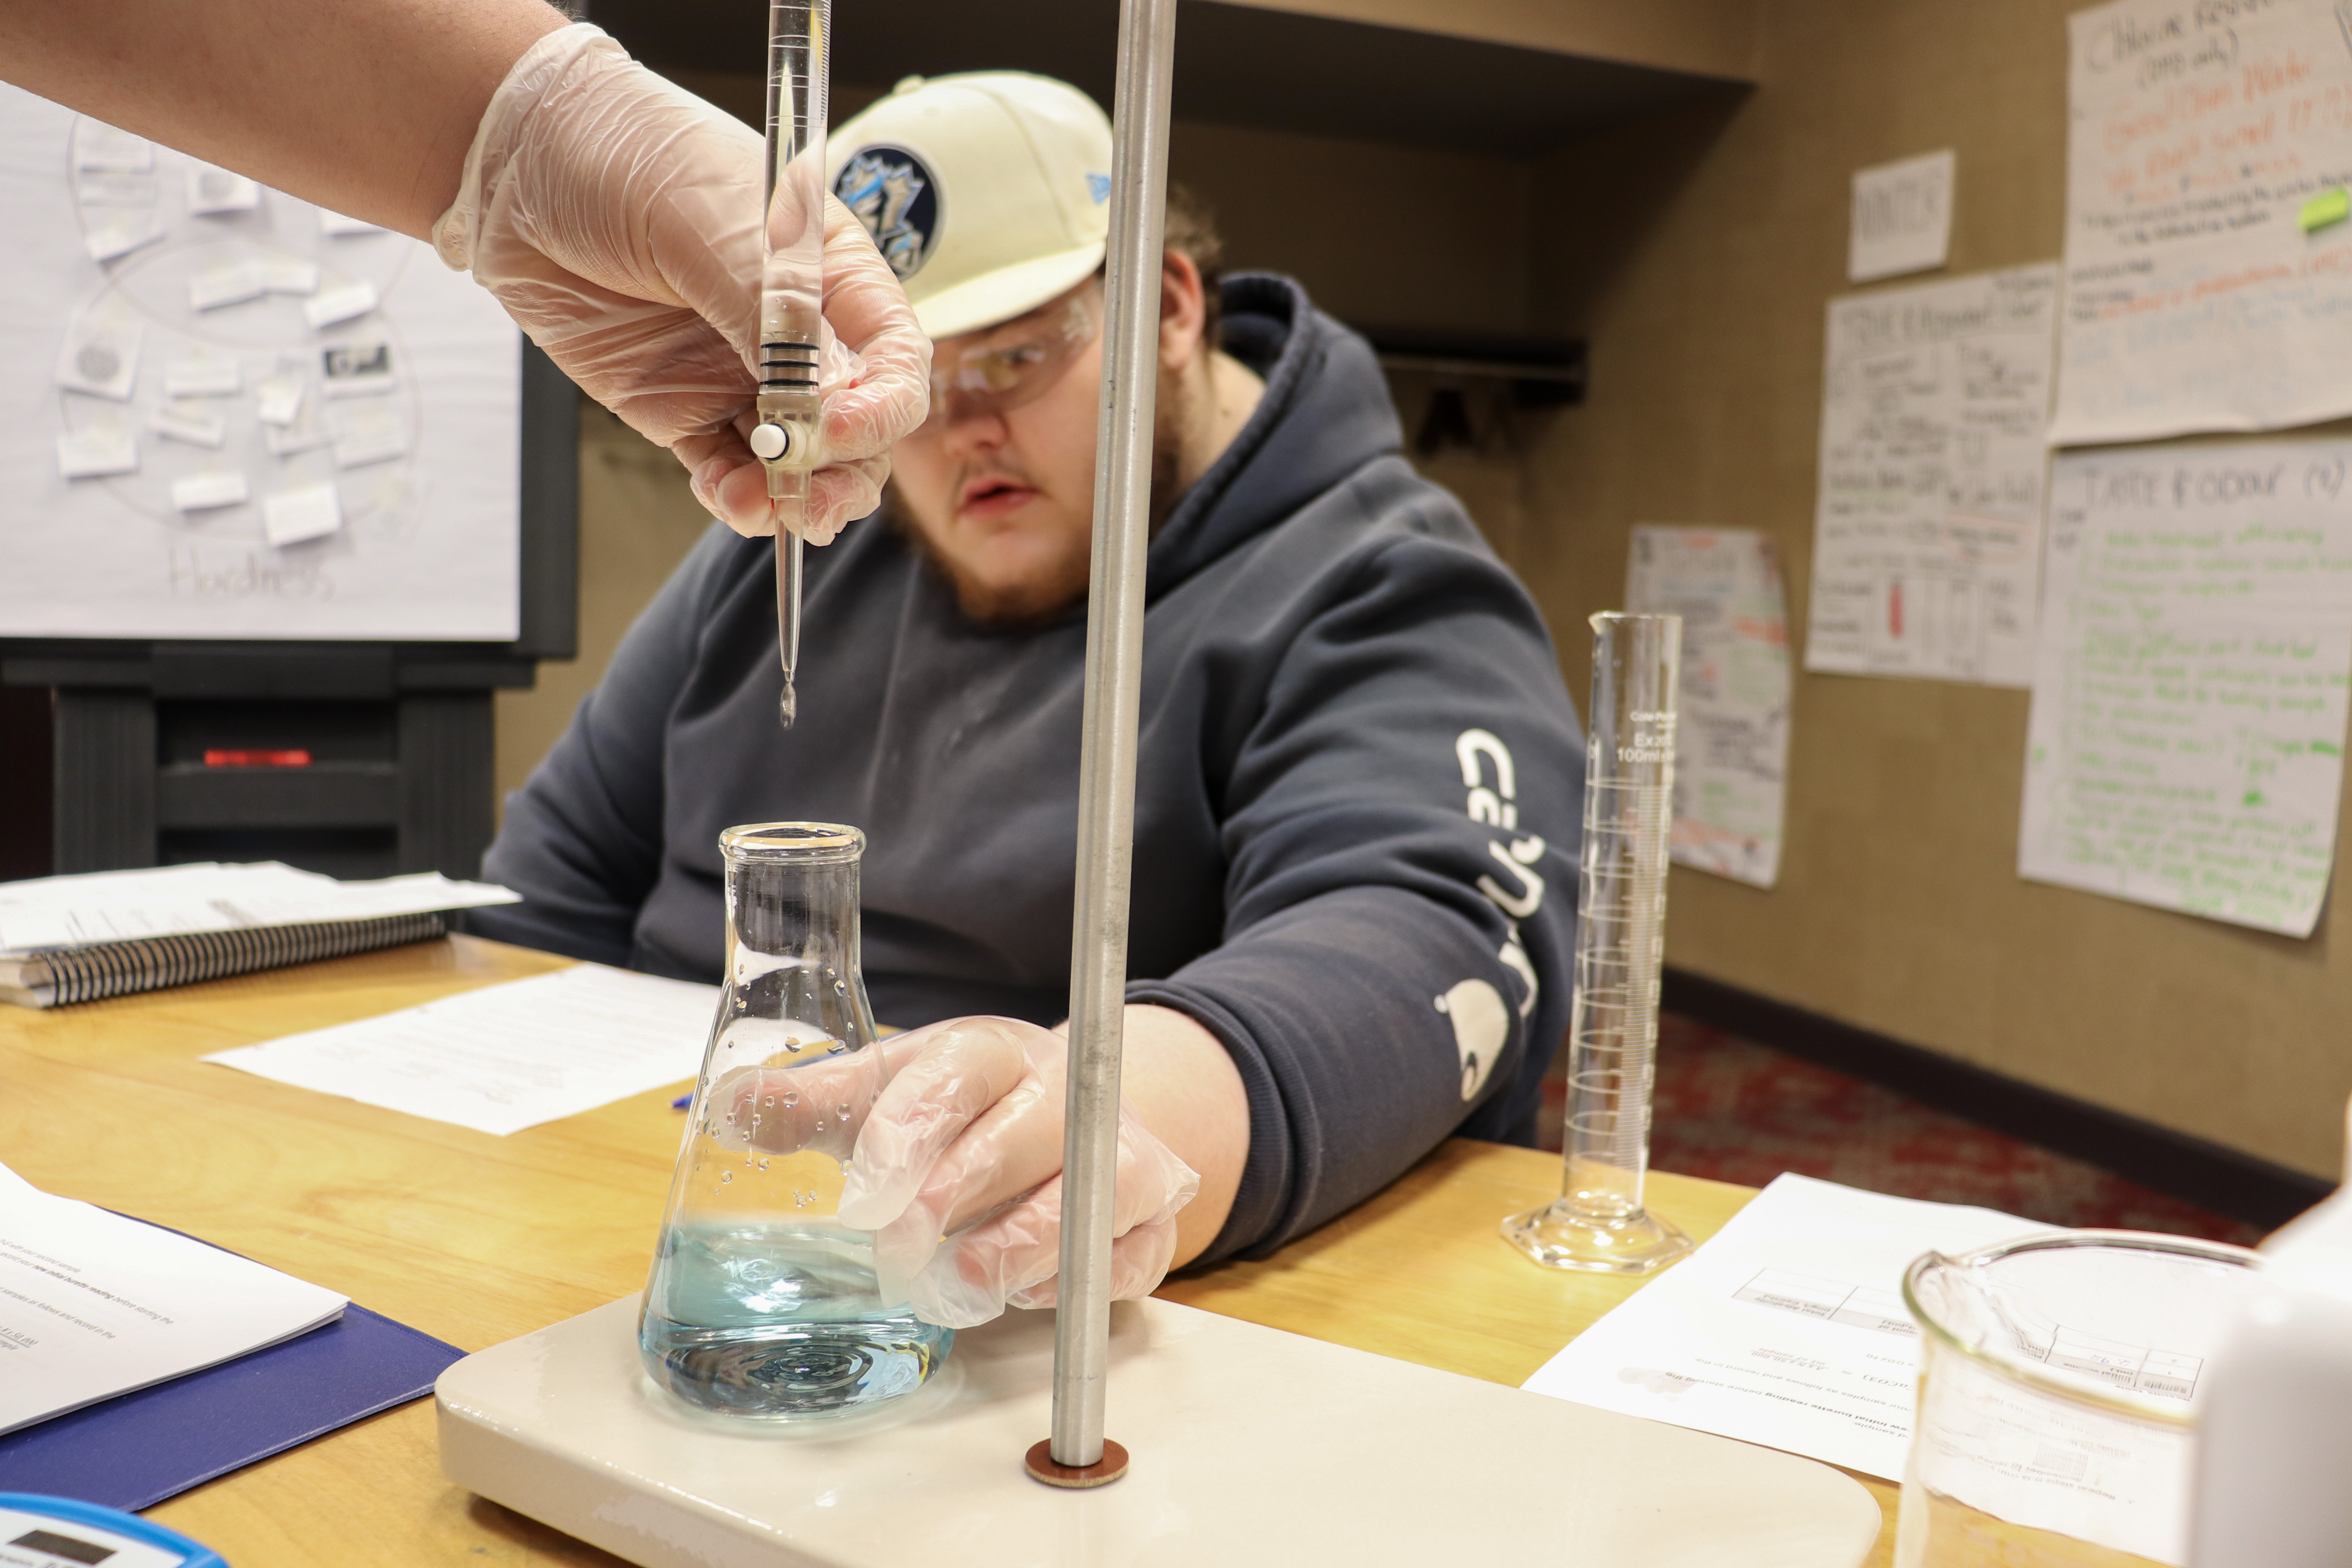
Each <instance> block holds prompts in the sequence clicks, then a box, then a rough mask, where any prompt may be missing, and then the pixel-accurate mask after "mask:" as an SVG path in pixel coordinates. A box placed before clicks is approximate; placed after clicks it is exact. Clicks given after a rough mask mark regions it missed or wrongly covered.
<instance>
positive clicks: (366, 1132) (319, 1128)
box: [0, 937, 1896, 1568]
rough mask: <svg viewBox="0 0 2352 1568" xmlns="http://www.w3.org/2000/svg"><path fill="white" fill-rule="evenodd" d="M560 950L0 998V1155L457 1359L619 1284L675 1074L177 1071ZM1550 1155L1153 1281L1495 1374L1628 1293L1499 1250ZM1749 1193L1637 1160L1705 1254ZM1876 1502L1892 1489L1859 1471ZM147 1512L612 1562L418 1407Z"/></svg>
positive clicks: (1524, 1156)
mask: <svg viewBox="0 0 2352 1568" xmlns="http://www.w3.org/2000/svg"><path fill="white" fill-rule="evenodd" d="M565 963H567V961H566V960H563V959H559V958H553V957H550V956H549V955H547V954H544V953H538V952H527V951H525V950H523V949H520V948H514V947H507V946H503V945H501V944H499V943H497V942H481V941H477V940H474V939H471V938H466V937H457V938H452V939H450V940H448V941H446V942H428V943H424V944H421V945H418V946H415V947H407V948H399V949H394V950H392V951H389V952H378V953H371V954H366V955H363V956H362V957H358V958H348V959H339V960H336V961H333V962H331V963H317V964H310V965H306V966H304V967H301V968H297V969H285V970H278V971H275V972H272V973H266V974H256V975H247V976H244V977H241V978H238V979H234V980H223V981H216V982H214V983H213V984H206V985H195V986H188V987H184V988H182V989H179V990H173V991H163V992H156V993H152V994H146V995H141V996H125V997H118V998H115V999H113V1000H111V1001H106V1002H97V1003H90V1004H87V1005H81V1006H77V1007H67V1008H61V1009H59V1010H58V1011H56V1012H53V1013H34V1012H26V1011H19V1010H18V1009H16V1008H13V1007H7V1006H5V1005H0V1163H5V1164H7V1165H8V1166H10V1167H12V1168H13V1169H15V1170H16V1172H17V1173H19V1174H20V1175H22V1176H24V1177H25V1178H26V1180H28V1181H30V1182H32V1183H33V1184H36V1185H37V1186H39V1187H42V1188H44V1189H46V1190H47V1191H49V1192H53V1193H58V1194H62V1195H64V1196H68V1197H75V1198H82V1199H86V1200H88V1201H89V1202H91V1203H95V1204H100V1205H104V1206H106V1207H108V1208H111V1209H117V1210H120V1211H121V1212H122V1213H125V1214H131V1215H138V1216H139V1217H141V1218H142V1219H149V1220H153V1221H155V1222H156V1223H158V1224H161V1225H167V1226H173V1228H174V1229H178V1230H184V1231H186V1232H188V1233H190V1234H191V1235H194V1236H199V1237H204V1238H205V1240H207V1241H211V1242H215V1243H217V1244H219V1245H220V1246H223V1247H230V1248H232V1249H234V1250H236V1251H237V1252H241V1253H244V1254H245V1255H246V1256H247V1257H248V1258H257V1259H258V1260H260V1261H261V1262H264V1263H267V1264H269V1265H271V1266H272V1267H274V1268H281V1269H284V1270H285V1271H286V1272H288V1273H289V1274H294V1275H298V1276H299V1277H300V1278H302V1279H309V1280H311V1281H313V1282H315V1283H317V1284H320V1285H323V1286H326V1287H327V1288H329V1289H333V1290H336V1291H340V1292H341V1293H343V1294H345V1295H348V1296H350V1297H351V1298H352V1300H354V1301H357V1302H359V1303H361V1304H362V1305H363V1306H366V1307H369V1308H372V1309H373V1310H376V1311H378V1312H382V1313H384V1314H385V1315H387V1316H389V1317H392V1318H394V1319H396V1320H398V1321H401V1322H404V1323H407V1324H410V1325H411V1326H413V1327H415V1328H417V1329H420V1330H422V1331H425V1333H428V1334H432V1335H435V1336H436V1337H438V1338H440V1339H443V1340H446V1341H448V1342H450V1343H452V1344H455V1345H457V1346H460V1347H461V1348H463V1349H465V1350H468V1351H476V1350H480V1349H483V1348H484V1347H486V1346H488V1345H492V1344H496V1343H498V1342H501V1341H504V1340H508V1339H511V1338H513V1337H514V1336H516V1335H518V1334H523V1333H528V1332H530V1331H531V1330H534V1329H540V1328H544V1327H546V1326H547V1325H548V1324H550V1323H553V1322H557V1321H561V1320H562V1319H565V1318H569V1317H572V1316H573V1315H574V1314H577V1313H580V1312H584V1311H586V1310H589V1309H590V1308H592V1307H598V1306H602V1305H603V1304H604V1303H605V1302H607V1301H610V1300H613V1299H614V1298H615V1297H617V1296H623V1295H626V1294H627V1293H628V1292H630V1291H632V1290H635V1289H639V1288H640V1287H642V1286H643V1285H644V1283H645V1272H646V1259H647V1258H648V1257H649V1255H650V1252H651V1248H652V1246H653V1239H654V1233H655V1230H656V1227H657V1226H658V1225H659V1223H660V1218H661V1207H662V1202H663V1199H664V1196H665V1195H666V1194H667V1190H668V1185H669V1177H670V1166H671V1163H672V1161H673V1159H674V1158H675V1156H676V1154H677V1143H678V1132H679V1127H680V1121H679V1118H678V1114H677V1111H675V1110H671V1109H670V1103H669V1102H670V1100H672V1099H674V1098H676V1096H677V1094H678V1093H679V1092H681V1091H682V1090H683V1089H685V1088H687V1087H688V1085H685V1084H680V1085H678V1086H676V1087H674V1088H671V1089H662V1090H659V1091H657V1092H654V1093H648V1094H640V1095H636V1096H635V1097H633V1098H631V1099H628V1100H622V1101H619V1102H618V1103H615V1104H613V1105H607V1106H604V1107H603V1108H601V1109H599V1110H591V1111H587V1112H585V1113H583V1114H582V1115H578V1116H573V1117H568V1118H566V1119H564V1120H563V1121H555V1122H551V1123H548V1124H546V1125H544V1126H540V1127H533V1128H530V1129H529V1130H527V1131H521V1132H518V1133H515V1134H513V1135H511V1136H509V1137H504V1138H500V1137H494V1136H491V1135H490V1134H488V1133H483V1132H476V1131H470V1130H469V1129H467V1128H463V1127H457V1126H452V1125H448V1124H446V1123H443V1122H438V1121H424V1120H421V1119H419V1118H416V1117H412V1116H404V1115H402V1114H399V1113H398V1112H394V1111H389V1110H377V1109H375V1108H374V1107H372V1106H366V1105H361V1104H358V1103H356V1102H354V1101H352V1100H338V1099H335V1098H333V1097H331V1096H328V1095H323V1094H315V1093H311V1092H310V1091H308V1090H304V1089H295V1088H292V1087H290V1086H289V1085H284V1084H278V1083H272V1082H270V1081H268V1080H267V1079H258V1078H254V1077H251V1076H249V1075H247V1074H245V1073H240V1072H236V1071H235V1070H233V1069H231V1068H222V1067H216V1066H214V1065H212V1064H210V1063H206V1062H204V1061H200V1060H199V1059H198V1058H201V1057H203V1056H204V1055H205V1054H206V1053H207V1052H211V1051H217V1050H223V1049H226V1048H227V1047H231V1046H243V1045H251V1044H253V1043H255V1042H257V1041H260V1040H266V1039H271V1038H275V1037H278V1036H280V1035H289V1034H293V1033H296V1032H298V1031H300V1030H304V1029H315V1028H320V1027H322V1026H326V1025H329V1024H337V1023H343V1022H347V1021H349V1020H351V1019H354V1018H362V1017H367V1016H373V1015H375V1014H379V1013H387V1012H390V1011H392V1010H394V1008H399V1007H407V1006H413V1005H415V1004H417V1003H420V1002H427V1001H430V1000H432V999H433V998H435V997H437V996H446V995H449V994H453V993H455V992H459V991H465V990H470V989H472V988H474V987H476V986H479V985H487V984H492V983H494V982H497V981H501V980H515V979H520V978H521V977H523V976H525V975H529V974H537V973H543V972H545V971H547V970H551V969H558V968H562V967H563V966H564V965H565ZM1558 1191H1559V1158H1558V1156H1556V1155H1550V1154H1541V1153H1537V1152H1533V1151H1530V1150H1525V1149H1510V1148H1505V1147H1502V1146H1501V1145H1499V1144H1493V1143H1477V1142H1468V1141H1466V1140H1459V1139H1457V1140H1454V1141H1453V1142H1448V1143H1445V1144H1444V1145H1443V1146H1441V1147H1440V1148H1439V1149H1437V1150H1436V1151H1435V1152H1433V1153H1432V1154H1431V1155H1430V1156H1429V1158H1428V1159H1426V1160H1424V1161H1423V1162H1422V1163H1421V1164H1420V1165H1418V1166H1416V1167H1415V1168H1414V1169H1413V1170H1412V1172H1410V1173H1407V1174H1406V1175H1405V1176H1404V1177H1403V1179H1402V1180H1401V1181H1399V1182H1398V1183H1397V1184H1395V1185H1393V1186H1391V1188H1389V1189H1388V1190H1387V1191H1386V1192H1384V1193H1382V1194H1380V1195H1379V1196H1377V1197H1375V1198H1373V1199H1372V1200H1370V1202H1368V1203H1366V1204H1364V1205H1362V1206H1360V1207H1359V1208H1357V1209H1355V1210H1354V1211H1353V1212H1351V1213H1349V1214H1347V1215H1342V1216H1340V1217H1339V1219H1336V1220H1334V1221H1332V1222H1331V1223H1330V1224H1329V1225H1328V1226H1324V1227H1323V1228H1322V1229H1321V1230H1319V1231H1317V1232H1316V1233H1315V1234H1314V1235H1312V1236H1309V1237H1306V1238H1304V1239H1303V1240H1300V1241H1297V1242H1295V1243H1293V1244H1292V1245H1291V1246H1289V1247H1286V1248H1285V1249H1283V1251H1282V1252H1281V1253H1280V1254H1279V1255H1278V1256H1276V1257H1275V1258H1271V1259H1269V1260H1267V1261H1265V1262H1263V1263H1236V1264H1229V1265H1227V1266H1225V1267H1223V1268H1218V1269H1215V1270H1214V1271H1213V1272H1211V1273H1209V1274H1207V1275H1205V1276H1202V1277H1201V1278H1197V1279H1181V1280H1175V1281H1172V1282H1171V1283H1170V1284H1168V1285H1167V1286H1165V1287H1163V1288H1162V1289H1161V1291H1160V1294H1161V1295H1163V1296H1165V1297H1168V1298H1170V1299H1171V1300H1178V1301H1182V1302H1186V1303H1188V1304H1190V1305H1192V1306H1196V1307H1202V1308H1205V1309H1207V1310H1211V1311H1216V1312H1223V1313H1228V1314H1230V1315H1232V1316H1234V1317H1238V1318H1246V1319H1249V1320H1251V1321H1255V1322H1259V1323H1265V1324H1268V1325H1270V1326H1272V1327H1275V1328H1278V1329H1287V1330H1290V1331H1294V1332H1297V1333H1301V1334H1307V1335H1311V1336H1313V1337H1315V1338H1317V1339H1321V1340H1328V1341H1331V1342H1336V1343H1339V1344H1345V1345H1353V1346H1355V1347H1357V1348H1359V1349H1362V1350H1368V1351H1374V1352H1379V1353H1381V1354H1382V1355H1391V1356H1397V1357H1401V1358H1402V1359H1403V1360H1406V1361H1412V1362H1419V1363H1423V1365H1427V1366H1433V1367H1442V1368H1444V1369H1446V1370H1447V1371H1451V1372H1458V1373H1466V1374H1468V1375H1470V1376H1472V1377H1480V1378H1486V1379H1487V1380H1489V1381H1492V1382H1496V1383H1505V1384H1518V1383H1520V1382H1522V1381H1524V1380H1525V1379H1526V1378H1527V1377H1528V1375H1529V1374H1530V1373H1533V1372H1534V1371H1535V1370H1536V1369H1537V1368H1538V1366H1540V1365H1542V1364H1543V1363H1544V1362H1545V1361H1546V1360H1548V1359H1549V1357H1550V1356H1551V1354H1552V1353H1553V1352H1556V1351H1557V1350H1559V1347H1560V1346H1561V1345H1563V1344H1565V1343H1567V1342H1568V1341H1569V1340H1570V1339H1571V1338H1573V1337H1574V1336H1575V1335H1576V1334H1578V1333H1579V1332H1580V1331H1582V1330H1583V1329H1584V1328H1585V1327H1586V1326H1587V1325H1588V1324H1590V1323H1591V1322H1592V1321H1593V1320H1595V1319H1596V1318H1598V1317H1600V1316H1601V1313H1603V1312H1605V1311H1607V1310H1609V1309H1610V1308H1611V1307H1612V1306H1614V1305H1615V1304H1616V1303H1617V1302H1618V1301H1620V1300H1623V1299H1624V1297H1625V1296H1627V1295H1628V1294H1630V1293H1631V1291H1632V1290H1633V1289H1635V1287H1634V1286H1633V1285H1632V1284H1631V1283H1628V1282H1625V1281H1622V1280H1615V1279H1606V1278H1601V1277H1598V1276H1592V1275H1580V1274H1566V1273H1554V1272H1550V1271H1548V1270H1544V1269H1539V1268H1535V1267H1533V1266H1531V1265H1529V1264H1528V1263H1527V1262H1526V1261H1524V1260H1523V1259H1522V1258H1520V1257H1519V1256H1518V1254H1517V1253H1516V1252H1514V1251H1513V1250H1512V1249H1511V1248H1510V1247H1508V1246H1507V1244H1506V1243H1505V1242H1504V1241H1503V1240H1502V1239H1501V1237H1499V1236H1498V1235H1497V1234H1496V1226H1497V1224H1498V1223H1499V1222H1500V1221H1501V1219H1502V1218H1503V1216H1504V1215H1509V1214H1513V1213H1516V1212H1517V1211H1519V1210H1521V1209H1525V1208H1528V1207H1531V1206H1533V1205H1536V1204H1538V1203H1540V1202H1543V1201H1545V1200H1546V1199H1548V1198H1549V1197H1551V1196H1553V1195H1555V1194H1557V1193H1558ZM1752 1195H1754V1194H1753V1191H1752V1189H1749V1188H1747V1187H1737V1186H1729V1185H1726V1184H1722V1183H1719V1182H1705V1181H1697V1180H1694V1179H1692V1178H1689V1177H1685V1176H1675V1175H1670V1174H1666V1173H1652V1175H1651V1178H1650V1187H1649V1198H1650V1202H1651V1205H1652V1206H1654V1208H1656V1209H1657V1210H1658V1211H1659V1212H1660V1213H1662V1214H1664V1215H1667V1216H1668V1217H1669V1218H1671V1219H1673V1220H1674V1221H1675V1223H1676V1224H1678V1225H1680V1226H1682V1227H1683V1228H1684V1229H1685V1230H1686V1231H1688V1232H1689V1233H1690V1234H1691V1235H1692V1236H1693V1237H1697V1238H1700V1239H1704V1238H1705V1237H1709V1236H1712V1235H1714V1234H1715V1232H1716V1231H1717V1229H1718V1228H1719V1227H1721V1226H1722V1224H1723V1222H1724V1221H1725V1220H1726V1219H1727V1218H1729V1217H1730V1215H1732V1214H1733V1213H1734V1212H1735V1211H1736V1210H1738V1208H1739V1206H1740V1205H1742V1204H1744V1203H1746V1202H1747V1201H1748V1198H1749V1197H1751V1196H1752ZM1856 1479H1859V1480H1861V1481H1862V1482H1863V1484H1864V1486H1866V1487H1868V1488H1869V1489H1871V1491H1872V1492H1873V1494H1874V1495H1875V1496H1876V1497H1877V1498H1878V1500H1879V1502H1880V1504H1881V1506H1882V1507H1883V1508H1884V1509H1885V1512H1886V1521H1887V1522H1886V1528H1885V1530H1884V1531H1881V1533H1880V1535H1879V1541H1878V1546H1877V1548H1876V1550H1875V1552H1874V1555H1873V1557H1872V1558H1871V1562H1872V1563H1874V1564H1880V1563H1886V1562H1888V1561H1889V1560H1890V1559H1889V1553H1890V1552H1891V1549H1892V1546H1893V1542H1894V1537H1895V1530H1894V1519H1895V1495H1896V1489H1895V1488H1894V1487H1892V1486H1890V1485H1888V1484H1886V1483H1885V1482H1882V1481H1878V1480H1874V1479H1871V1478H1869V1477H1857V1478H1856ZM149 1516H150V1517H151V1518H153V1519H155V1520H156V1521H159V1522H161V1523H163V1524H166V1525H169V1526H171V1527H172V1528H173V1529H176V1530H181V1531H186V1532H187V1533H188V1534H190V1535H193V1536H194V1537H195V1538H196V1539H197V1540H199V1541H202V1542H205V1543H206V1544H208V1545H210V1546H212V1547H213V1548H215V1550H217V1551H219V1552H221V1553H222V1554H223V1555H224V1556H226V1558H227V1559H228V1561H229V1562H230V1563H233V1564H235V1565H236V1568H277V1565H279V1564H289V1565H290V1564H310V1563H341V1564H349V1565H354V1568H355V1565H358V1564H370V1563H383V1564H385V1565H387V1568H394V1565H396V1568H414V1565H415V1564H419V1563H483V1564H490V1563H595V1564H613V1563H618V1561H619V1560H618V1559H616V1558H614V1557H611V1556H608V1555H607V1554H605V1553H604V1552H601V1551H598V1550H597V1549H595V1548H593V1547H591V1546H587V1545H584V1544H583V1543H581V1542H576V1541H573V1540H572V1539H571V1538H570V1537H568V1536H564V1535H562V1534H559V1533H558V1532H556V1531H552V1530H549V1529H547V1528H545V1527H544V1526H541V1525H539V1524H536V1523H534V1522H532V1521H530V1520H528V1519H525V1518H523V1517H522V1516H521V1515H520V1514H515V1513H511V1512H509V1511H508V1510H505V1509H503V1508H500V1507H499V1506H498V1505H497V1504H495V1503H489V1502H485V1501H483V1500H480V1499H478V1498H475V1497H473V1496H471V1495H469V1494H467V1492H465V1491H463V1490H461V1489H458V1488H457V1487H456V1486H454V1485H452V1484H451V1483H450V1482H449V1481H447V1480H446V1479H443V1477H442V1474H441V1468H440V1464H439V1460H438V1457H437V1454H436V1447H435V1441H434V1421H433V1404H432V1401H430V1400H429V1399H420V1400H417V1401H415V1403H413V1404H410V1405H404V1406H402V1407H401V1408H399V1409H396V1410H391V1411H387V1412H385V1413H384V1414H383V1415H377V1416H374V1417H372V1418H370V1419H369V1420H366V1421H362V1422H359V1423H357V1424H355V1425H353V1426H347V1427H344V1428H343V1429H341V1431H338V1432H334V1433H331V1434H330V1435H328V1436H324V1437H321V1438H319V1439H317V1440H315V1441H313V1442H310V1443H307V1444H304V1445H303V1446H301V1447H298V1448H295V1449H292V1450H290V1451H289V1452H287V1453H284V1454H280V1455H278V1457H277V1458H272V1459H267V1460H264V1461H263V1462H261V1463H260V1464H257V1465H254V1466H251V1467H249V1468H246V1469H243V1470H240V1471H237V1472H236V1474H234V1475H230V1476H227V1477H225V1478H223V1479H220V1480H217V1481H214V1482H212V1483H210V1484H208V1485H205V1486H202V1487H199V1488H197V1489H194V1490H193V1491H190V1492H185V1493H183V1494H182V1495H180V1496H179V1497H176V1498H173V1499H172V1500H169V1501H167V1502H163V1503H161V1504H159V1505H157V1506H156V1507H155V1508H153V1509H152V1510H149Z"/></svg>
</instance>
